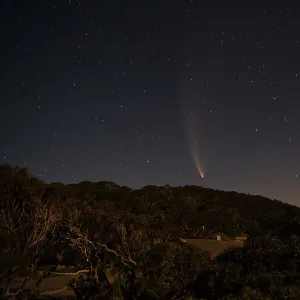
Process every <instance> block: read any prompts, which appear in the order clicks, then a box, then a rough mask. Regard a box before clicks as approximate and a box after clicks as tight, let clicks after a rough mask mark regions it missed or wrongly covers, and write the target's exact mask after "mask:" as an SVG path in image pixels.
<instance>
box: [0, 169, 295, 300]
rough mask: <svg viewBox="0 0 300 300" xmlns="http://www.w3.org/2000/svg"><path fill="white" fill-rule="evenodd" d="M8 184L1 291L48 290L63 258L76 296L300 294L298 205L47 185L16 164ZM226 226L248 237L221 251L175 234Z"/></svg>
mask: <svg viewBox="0 0 300 300" xmlns="http://www.w3.org/2000/svg"><path fill="white" fill-rule="evenodd" d="M0 189H1V192H0V242H1V256H0V294H1V295H0V298H1V299H38V298H42V297H43V296H45V295H46V294H47V293H45V292H44V291H43V290H42V289H41V288H40V287H41V286H42V284H43V282H44V281H45V280H47V278H49V277H51V278H52V277H53V278H54V276H58V274H59V273H61V272H59V269H61V268H62V266H63V265H64V266H65V268H66V269H68V273H66V274H69V273H70V274H71V276H72V280H69V283H68V286H69V288H71V289H73V291H74V295H75V296H76V297H77V299H126V300H133V299H145V300H152V299H153V300H154V299H162V300H175V299H176V300H177V299H189V298H190V299H228V300H229V299H300V285H299V283H300V208H298V207H294V206H291V205H288V204H285V203H282V202H280V201H273V200H270V199H267V198H263V197H260V196H250V195H245V194H238V193H235V192H223V191H216V190H211V189H205V188H202V187H197V186H185V187H169V186H164V187H156V186H146V187H144V188H142V189H138V190H134V189H130V188H128V187H123V186H118V185H117V184H115V183H112V182H103V181H102V182H97V183H92V182H87V181H86V182H81V183H79V184H71V185H63V184H60V183H53V184H45V183H43V182H42V181H39V180H37V179H36V178H34V177H33V176H31V175H30V174H29V172H28V170H27V169H21V168H12V167H10V166H8V165H2V166H0ZM218 232H221V235H222V237H223V238H224V239H225V238H226V240H230V239H233V238H234V237H235V236H240V235H242V234H243V233H247V234H248V236H249V238H248V240H247V241H246V242H245V243H244V247H236V248H231V249H229V250H228V251H226V252H223V253H221V254H220V255H219V256H217V257H216V258H215V259H211V255H210V254H209V253H207V252H205V251H204V250H203V249H201V248H200V247H193V246H191V245H189V244H188V243H183V242H178V241H176V240H175V239H174V238H176V237H182V238H186V239H216V235H217V233H218ZM40 270H42V272H41V271H40ZM70 270H71V271H70ZM66 274H65V275H66ZM32 282H33V284H32ZM16 283H18V284H16ZM29 283H30V284H29ZM16 286H17V287H16ZM12 287H14V288H12ZM48 294H49V293H48Z"/></svg>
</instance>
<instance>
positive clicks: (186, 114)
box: [178, 72, 205, 179]
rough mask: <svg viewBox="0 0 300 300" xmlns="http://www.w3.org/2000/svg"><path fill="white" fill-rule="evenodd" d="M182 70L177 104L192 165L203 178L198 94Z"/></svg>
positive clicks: (202, 151) (202, 147) (201, 128)
mask: <svg viewBox="0 0 300 300" xmlns="http://www.w3.org/2000/svg"><path fill="white" fill-rule="evenodd" d="M185 78H186V77H185V76H184V72H183V73H182V77H181V79H179V80H180V84H179V93H178V94H179V98H178V99H179V104H180V108H181V112H182V116H183V127H184V131H185V136H186V141H187V144H188V148H189V150H190V154H191V156H192V159H193V162H194V165H195V167H196V169H197V171H198V174H199V175H200V177H201V179H203V178H204V173H205V172H204V168H203V166H204V163H205V161H204V153H205V149H204V140H203V125H204V123H203V120H202V118H201V110H202V106H201V104H200V101H199V94H198V93H197V94H196V93H195V92H194V90H193V89H192V87H191V85H190V82H188V81H186V79H185Z"/></svg>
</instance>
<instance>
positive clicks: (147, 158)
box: [0, 0, 300, 205]
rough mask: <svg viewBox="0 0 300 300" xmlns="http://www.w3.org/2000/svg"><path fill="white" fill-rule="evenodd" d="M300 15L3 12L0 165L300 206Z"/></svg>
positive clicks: (257, 11) (40, 5)
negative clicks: (259, 197) (192, 187)
mask: <svg viewBox="0 0 300 300" xmlns="http://www.w3.org/2000/svg"><path fill="white" fill-rule="evenodd" d="M298 2H299V1H288V0H286V1H281V0H278V1H275V0H265V1H263V0H262V1H255V0H249V1H247V0H243V1H241V0H239V1H235V0H232V1H230V0H229V1H215V0H201V1H200V0H198V1H195V0H190V1H184V0H176V1H174V0H173V1H156V0H153V1H144V0H132V1H112V0H93V1H91V0H90V1H81V0H77V1H74V0H69V1H68V0H59V1H47V0H45V1H5V3H3V4H1V6H2V7H1V23H2V24H1V29H0V38H1V50H0V51H1V56H0V57H1V68H0V74H1V81H0V85H1V88H0V100H1V103H0V122H1V126H0V138H1V140H0V163H8V164H11V165H13V166H16V165H18V166H20V167H26V166H27V167H28V168H29V170H30V172H31V173H32V174H34V175H36V176H38V177H40V178H41V179H42V180H44V181H46V182H57V181H60V182H63V183H76V182H80V181H84V180H89V181H101V180H108V181H114V182H116V183H117V184H120V185H128V186H130V187H134V188H136V187H141V186H144V185H150V184H151V185H152V184H155V185H165V184H169V185H171V186H178V185H186V184H195V185H201V186H204V187H210V188H214V189H222V190H235V191H238V192H244V193H250V194H261V195H264V196H267V197H270V198H276V199H278V200H282V201H285V202H289V203H292V204H296V205H300V198H299V192H300V134H299V133H300V3H298ZM200 172H201V173H202V175H203V174H204V177H203V178H202V177H201V176H200Z"/></svg>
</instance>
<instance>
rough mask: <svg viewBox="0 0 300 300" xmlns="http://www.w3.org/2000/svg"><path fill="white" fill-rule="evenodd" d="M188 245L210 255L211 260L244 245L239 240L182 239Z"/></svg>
mask: <svg viewBox="0 0 300 300" xmlns="http://www.w3.org/2000/svg"><path fill="white" fill-rule="evenodd" d="M184 240H185V241H187V244H188V245H191V246H195V247H197V248H199V249H202V250H205V251H207V252H209V253H210V254H211V258H215V257H217V256H218V255H220V254H221V253H222V252H224V251H226V250H228V249H229V248H242V247H243V245H244V243H243V241H241V240H233V241H222V240H221V241H217V240H209V239H184Z"/></svg>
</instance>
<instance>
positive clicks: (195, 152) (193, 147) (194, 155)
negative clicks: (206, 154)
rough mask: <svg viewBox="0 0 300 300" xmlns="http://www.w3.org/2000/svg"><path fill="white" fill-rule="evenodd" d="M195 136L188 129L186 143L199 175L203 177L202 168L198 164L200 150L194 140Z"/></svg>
mask: <svg viewBox="0 0 300 300" xmlns="http://www.w3.org/2000/svg"><path fill="white" fill-rule="evenodd" d="M195 140H196V137H195V136H194V135H192V134H191V131H189V130H188V143H189V148H190V152H191V156H192V158H193V161H194V164H195V166H196V169H197V170H198V173H199V175H200V177H201V178H202V179H203V178H204V170H203V168H202V166H201V164H200V154H199V153H200V151H199V143H198V142H196V141H195Z"/></svg>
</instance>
